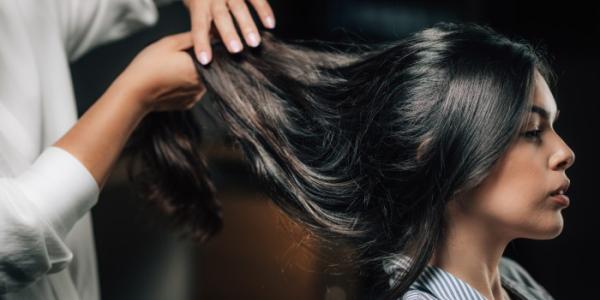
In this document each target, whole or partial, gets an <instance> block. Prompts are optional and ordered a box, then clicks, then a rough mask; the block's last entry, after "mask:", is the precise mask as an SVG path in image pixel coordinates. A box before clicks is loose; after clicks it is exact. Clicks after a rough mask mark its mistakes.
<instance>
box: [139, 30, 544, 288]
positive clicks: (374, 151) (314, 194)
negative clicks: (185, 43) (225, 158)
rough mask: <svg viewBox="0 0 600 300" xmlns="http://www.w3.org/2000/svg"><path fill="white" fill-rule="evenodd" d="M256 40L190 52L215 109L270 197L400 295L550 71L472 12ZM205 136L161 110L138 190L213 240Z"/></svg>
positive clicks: (215, 218) (150, 124)
mask: <svg viewBox="0 0 600 300" xmlns="http://www.w3.org/2000/svg"><path fill="white" fill-rule="evenodd" d="M262 36H263V42H262V44H261V46H260V47H258V48H256V49H250V50H247V51H244V52H242V53H239V54H236V55H231V54H229V53H228V52H227V51H226V49H225V48H224V47H223V46H222V45H215V46H214V59H213V61H212V62H211V64H209V65H208V66H202V65H201V64H199V63H198V62H197V61H195V64H196V67H197V70H198V73H199V75H200V77H201V79H202V81H203V82H204V84H205V85H206V87H207V89H208V93H209V94H211V95H212V96H214V97H215V99H216V104H217V105H216V113H217V114H218V116H219V118H220V120H222V122H223V124H224V126H225V127H226V128H227V129H228V130H229V133H230V134H231V136H232V137H233V138H234V140H235V142H236V145H237V146H239V149H240V150H241V152H242V153H243V156H244V158H245V159H246V161H247V162H248V163H249V164H250V166H251V167H252V170H253V173H254V174H255V175H256V177H257V178H258V179H260V183H261V184H262V186H263V187H264V191H265V192H266V193H267V194H268V196H269V197H270V198H271V199H272V200H273V201H274V202H275V203H276V204H277V205H278V206H279V207H280V208H281V209H282V210H283V211H284V212H286V213H287V214H288V215H289V216H291V218H292V219H294V220H297V221H299V222H300V223H302V224H303V225H305V226H306V227H307V228H308V229H309V230H311V232H314V233H315V234H316V236H319V237H322V238H323V240H325V241H334V242H344V243H347V244H349V245H351V247H352V249H353V250H354V254H355V255H354V258H355V260H356V262H357V263H358V264H359V265H360V266H361V268H364V269H365V270H367V272H369V274H373V275H374V276H375V277H376V278H380V279H381V280H378V281H377V284H376V286H377V289H375V290H377V291H378V293H379V294H380V295H379V296H381V297H383V298H385V299H395V298H398V297H400V296H401V295H403V294H404V293H405V292H406V291H407V289H408V288H409V287H410V285H411V284H412V283H413V282H414V281H415V280H416V278H417V277H418V276H419V274H420V273H421V272H422V271H423V269H424V268H425V267H426V265H427V263H428V261H429V259H430V258H431V256H432V254H433V253H434V251H435V249H436V246H437V245H438V244H439V243H440V241H441V240H442V238H443V237H444V233H445V225H446V223H445V221H446V220H445V215H444V212H445V208H446V204H447V203H448V202H449V201H452V199H453V198H455V197H456V196H458V195H459V194H460V193H461V192H464V191H467V190H469V189H472V188H473V187H475V186H477V185H478V184H479V183H481V181H482V180H483V179H484V178H485V177H486V176H487V174H488V173H489V171H490V169H491V168H492V166H493V165H494V163H495V162H496V161H498V159H499V158H500V157H501V156H502V155H503V153H504V152H505V151H506V150H507V148H508V147H509V146H510V144H511V143H512V142H513V141H514V139H515V138H516V137H517V136H518V131H519V129H520V128H521V126H522V124H523V122H524V120H525V118H526V114H527V112H528V111H529V109H530V106H531V94H532V90H533V75H534V71H535V70H538V71H539V72H540V73H541V74H542V75H543V76H544V77H545V78H546V80H547V81H549V82H550V81H551V79H552V76H553V75H552V73H551V71H550V69H549V67H548V63H547V62H546V60H545V59H544V57H543V55H542V54H543V53H542V51H541V49H539V48H535V47H533V46H532V45H530V44H528V43H527V42H526V41H523V40H516V39H511V38H508V37H506V36H504V35H501V34H499V33H497V32H495V31H494V30H493V29H491V28H489V27H488V26H484V25H477V24H472V23H464V24H454V23H438V24H436V25H434V26H432V27H429V28H426V29H424V30H422V31H419V32H416V33H414V34H412V35H410V36H408V37H406V38H404V39H401V40H398V41H395V42H391V43H385V44H378V45H375V46H365V45H361V46H360V47H358V46H357V47H351V48H350V49H347V50H344V51H342V50H333V49H332V48H327V50H323V49H315V48H314V47H308V46H307V45H305V44H303V43H302V42H300V43H292V42H283V41H280V40H278V39H277V38H275V37H274V36H273V35H271V34H269V33H267V32H263V33H262ZM190 53H191V52H190ZM192 57H194V56H193V55H192ZM200 105H202V104H200ZM200 133H201V132H200V125H199V124H198V122H197V121H196V120H194V118H193V115H192V114H191V113H190V112H189V111H185V112H167V113H154V114H152V115H150V116H148V118H147V119H146V120H144V121H143V122H142V125H141V128H140V129H139V130H138V132H137V133H136V135H137V138H136V139H134V141H133V142H132V143H131V144H130V147H128V150H129V152H130V153H131V154H133V155H134V156H135V157H138V158H140V159H141V161H143V162H144V163H142V164H141V165H143V166H144V167H143V168H141V171H138V172H137V173H135V172H134V174H133V175H132V176H131V178H132V180H134V181H136V182H138V183H139V184H138V186H140V187H141V188H142V191H143V194H144V197H145V198H148V199H151V200H153V201H154V202H155V203H158V204H160V205H161V206H162V207H163V209H164V210H165V211H167V212H168V213H169V214H170V215H171V216H172V217H173V218H174V219H176V220H177V221H178V222H179V223H180V224H182V225H184V226H185V228H187V229H188V230H187V231H188V232H189V233H191V234H192V236H193V237H195V238H197V239H199V240H205V239H207V238H208V237H210V236H211V235H212V234H214V233H216V232H217V231H218V230H219V228H220V226H221V223H222V216H221V212H220V205H219V204H218V201H217V200H216V199H215V197H214V194H215V193H214V192H215V191H214V187H213V184H212V183H211V182H212V181H211V179H210V174H209V173H208V169H207V168H206V164H205V158H204V157H203V155H202V153H200V151H199V150H198V147H197V145H198V144H199V143H200V142H201V140H200V136H201V134H200ZM131 169H133V168H131ZM398 255H404V256H406V257H410V258H411V261H412V263H411V264H409V265H408V266H407V267H405V268H403V269H401V270H396V272H394V275H395V278H396V279H399V280H394V281H389V287H388V286H387V285H388V283H387V282H388V279H389V276H388V274H386V273H385V271H384V269H383V268H382V264H383V265H385V264H386V262H390V261H394V260H397V257H398ZM384 285H385V286H384Z"/></svg>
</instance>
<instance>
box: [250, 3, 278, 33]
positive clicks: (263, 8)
mask: <svg viewBox="0 0 600 300" xmlns="http://www.w3.org/2000/svg"><path fill="white" fill-rule="evenodd" d="M249 1H250V3H252V6H253V7H254V10H256V13H258V16H259V17H260V20H261V21H262V23H263V26H265V27H266V28H269V29H273V28H275V15H274V14H273V9H271V6H270V5H269V3H268V2H267V0H249Z"/></svg>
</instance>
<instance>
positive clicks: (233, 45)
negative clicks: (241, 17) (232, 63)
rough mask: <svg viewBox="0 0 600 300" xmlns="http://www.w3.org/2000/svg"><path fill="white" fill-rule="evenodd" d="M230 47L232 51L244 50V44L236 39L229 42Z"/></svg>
mask: <svg viewBox="0 0 600 300" xmlns="http://www.w3.org/2000/svg"><path fill="white" fill-rule="evenodd" d="M229 48H231V51H233V53H237V52H240V51H241V50H242V45H241V44H240V42H238V41H236V40H231V41H230V42H229Z"/></svg>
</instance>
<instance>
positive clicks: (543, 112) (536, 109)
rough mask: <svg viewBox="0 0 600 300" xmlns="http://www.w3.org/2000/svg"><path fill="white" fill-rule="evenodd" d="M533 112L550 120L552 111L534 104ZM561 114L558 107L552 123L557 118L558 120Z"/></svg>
mask: <svg viewBox="0 0 600 300" xmlns="http://www.w3.org/2000/svg"><path fill="white" fill-rule="evenodd" d="M531 112H532V113H537V114H539V115H540V117H542V118H544V119H546V121H548V120H550V113H548V111H547V110H545V109H543V108H541V107H539V106H537V105H533V106H532V107H531ZM559 114H560V110H559V109H557V110H556V115H555V116H554V120H553V121H552V123H554V122H556V120H558V115H559Z"/></svg>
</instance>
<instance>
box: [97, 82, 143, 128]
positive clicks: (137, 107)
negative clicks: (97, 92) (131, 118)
mask: <svg viewBox="0 0 600 300" xmlns="http://www.w3.org/2000/svg"><path fill="white" fill-rule="evenodd" d="M144 95H145V93H144V92H142V91H140V90H139V89H136V88H135V87H134V85H132V84H128V83H127V82H126V81H124V80H123V79H122V78H121V77H118V78H117V79H116V80H115V81H114V82H113V83H112V84H111V85H110V86H109V88H108V89H107V90H106V92H105V93H104V95H103V98H106V99H109V101H117V102H118V103H119V106H120V107H121V108H122V109H124V110H127V111H128V112H129V113H130V114H131V115H137V116H139V117H140V119H142V118H143V117H144V116H145V115H147V114H148V113H150V112H151V111H152V108H151V106H150V105H149V104H148V103H147V101H145V100H146V97H145V96H144Z"/></svg>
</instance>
